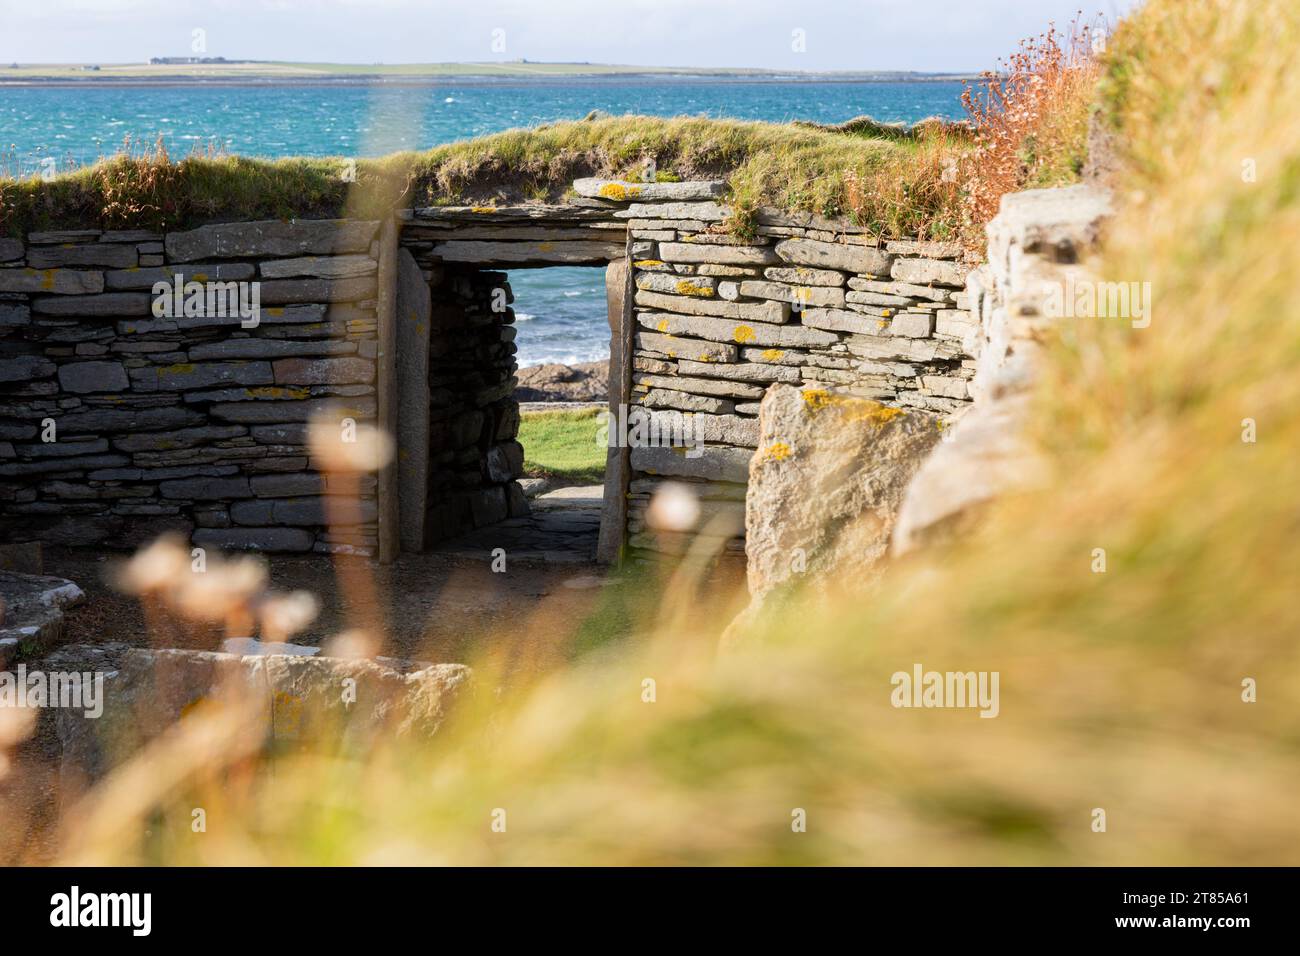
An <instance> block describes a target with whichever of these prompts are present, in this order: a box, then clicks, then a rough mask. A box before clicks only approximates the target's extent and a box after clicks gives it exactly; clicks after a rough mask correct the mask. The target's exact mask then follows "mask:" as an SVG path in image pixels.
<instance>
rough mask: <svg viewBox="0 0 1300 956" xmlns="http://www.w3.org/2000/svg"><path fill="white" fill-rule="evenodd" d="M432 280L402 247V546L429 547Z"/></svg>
mask: <svg viewBox="0 0 1300 956" xmlns="http://www.w3.org/2000/svg"><path fill="white" fill-rule="evenodd" d="M432 308H433V303H432V297H431V296H430V294H429V285H428V283H427V282H425V281H424V276H423V275H421V274H420V267H419V266H418V265H416V264H415V257H414V256H412V255H411V253H410V252H409V251H408V250H406V249H400V250H398V253H397V392H398V398H397V500H398V512H399V515H400V517H399V519H398V520H399V523H400V525H401V543H402V550H403V551H413V552H414V551H420V550H422V549H423V548H424V513H425V508H426V506H427V504H428V495H429V325H430V321H431V315H432Z"/></svg>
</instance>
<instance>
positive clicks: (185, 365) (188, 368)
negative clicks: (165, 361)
mask: <svg viewBox="0 0 1300 956" xmlns="http://www.w3.org/2000/svg"><path fill="white" fill-rule="evenodd" d="M194 368H195V366H194V363H192V362H182V363H181V364H179V365H168V366H167V367H166V368H164V369H163V371H164V372H171V373H172V374H173V375H189V374H190V373H191V372H193V371H194Z"/></svg>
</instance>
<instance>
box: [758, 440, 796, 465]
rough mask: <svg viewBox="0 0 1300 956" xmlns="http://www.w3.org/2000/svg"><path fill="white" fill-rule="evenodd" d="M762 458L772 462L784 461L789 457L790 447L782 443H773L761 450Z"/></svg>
mask: <svg viewBox="0 0 1300 956" xmlns="http://www.w3.org/2000/svg"><path fill="white" fill-rule="evenodd" d="M763 456H764V457H765V458H770V459H771V460H772V461H785V460H786V459H787V458H789V457H790V446H789V445H787V444H786V443H785V442H783V441H778V442H773V443H772V444H770V445H768V446H767V448H765V449H764V450H763Z"/></svg>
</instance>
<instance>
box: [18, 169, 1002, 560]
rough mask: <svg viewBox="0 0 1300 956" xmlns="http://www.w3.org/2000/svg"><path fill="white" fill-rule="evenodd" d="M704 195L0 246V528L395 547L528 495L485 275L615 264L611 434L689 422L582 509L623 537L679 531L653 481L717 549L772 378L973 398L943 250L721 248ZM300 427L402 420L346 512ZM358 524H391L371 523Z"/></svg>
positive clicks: (799, 238)
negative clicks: (683, 495)
mask: <svg viewBox="0 0 1300 956" xmlns="http://www.w3.org/2000/svg"><path fill="white" fill-rule="evenodd" d="M724 191H725V186H724V184H723V183H722V182H720V181H711V182H687V183H628V182H615V181H609V180H594V179H588V180H579V181H578V182H576V183H575V184H574V192H575V193H576V197H575V198H572V199H570V200H569V201H567V202H565V203H563V204H544V203H529V204H524V205H519V206H493V207H456V206H441V207H430V208H427V209H408V210H400V211H398V212H397V214H396V216H395V222H394V223H393V224H392V225H391V226H384V227H382V228H381V224H380V223H379V222H374V221H350V220H346V221H345V220H337V221H304V220H299V221H292V222H251V223H226V224H213V225H207V226H202V227H200V228H197V229H193V230H188V231H184V232H173V233H170V234H167V235H162V234H154V233H148V232H136V231H102V230H78V231H73V232H58V233H51V232H47V233H31V234H28V235H26V236H23V237H22V238H15V239H4V240H0V519H2V520H3V522H4V532H5V537H6V539H7V540H14V541H23V540H45V541H52V542H59V543H66V544H74V545H93V544H100V545H107V546H122V547H131V546H134V545H136V544H138V543H140V542H142V541H145V540H148V539H149V538H151V537H153V536H154V535H156V534H157V533H159V532H160V531H164V530H169V529H175V530H179V531H181V532H183V533H186V534H190V535H191V536H192V537H193V540H194V541H195V542H196V543H199V544H204V545H212V546H216V547H222V548H259V549H267V550H279V551H300V552H302V551H317V552H338V551H352V552H358V553H362V554H373V553H376V552H377V551H378V553H380V554H383V553H384V549H385V548H389V549H390V550H389V552H388V553H390V554H391V549H392V548H393V547H394V546H395V543H394V538H395V537H396V535H400V544H401V546H402V547H403V548H406V549H407V550H418V549H420V548H423V547H427V546H429V545H430V544H431V543H433V542H435V541H438V540H441V539H443V538H446V537H450V536H454V535H456V534H458V533H460V532H462V531H464V530H467V529H469V528H473V527H481V526H485V525H490V524H493V523H495V522H498V521H501V520H503V519H505V518H507V517H513V516H518V515H520V514H523V513H525V512H526V510H527V502H526V500H525V499H524V496H523V494H522V493H521V491H520V488H519V485H518V484H517V479H518V478H519V476H520V473H521V469H522V462H523V449H522V448H521V447H520V445H519V443H518V441H517V435H518V425H519V412H518V405H517V403H516V402H515V400H514V398H513V394H512V393H513V391H514V388H515V385H516V381H517V379H516V376H515V372H516V364H515V351H516V349H515V343H514V337H515V327H514V313H513V310H512V309H511V307H510V303H511V293H510V286H509V282H508V280H507V276H506V272H505V270H513V269H517V268H535V267H542V266H548V265H605V264H608V263H611V262H616V261H617V262H627V263H629V264H630V267H629V268H627V269H626V270H625V271H622V272H619V273H618V275H619V276H620V278H619V279H618V280H617V281H616V282H615V285H617V286H618V288H619V289H621V290H622V292H620V293H618V294H617V295H616V294H615V291H614V287H613V286H610V289H611V299H610V302H611V309H612V310H613V311H614V312H618V313H619V314H618V315H614V314H611V316H610V318H611V329H612V332H613V336H612V351H613V360H612V362H613V366H614V367H613V368H612V369H611V373H612V374H611V381H612V382H614V383H615V385H616V390H617V392H618V394H615V395H612V396H611V413H612V415H614V416H620V417H619V418H614V419H612V421H611V427H612V428H614V429H616V430H617V429H618V427H619V422H620V420H622V421H624V422H625V420H626V415H627V413H628V410H629V408H631V409H637V408H639V409H641V410H642V411H643V412H644V413H645V414H646V415H648V416H649V420H650V421H651V422H655V423H658V422H663V423H664V426H665V428H667V429H669V430H671V428H672V424H671V422H670V421H669V420H670V419H672V420H674V421H676V422H678V423H681V422H683V421H688V422H689V429H690V437H691V441H690V446H689V447H683V445H682V443H681V442H677V443H676V447H672V446H671V445H672V443H671V442H667V443H666V442H654V441H652V442H640V443H629V444H628V445H627V446H625V448H624V453H623V454H621V455H620V454H612V455H611V459H610V460H611V462H614V463H615V466H612V467H611V476H612V477H611V478H610V479H609V481H608V485H607V487H608V489H609V492H608V493H607V498H613V499H616V500H617V507H615V508H610V507H608V502H607V511H606V522H605V523H606V524H609V525H610V526H611V527H613V528H625V529H626V532H627V535H628V537H627V543H628V544H629V545H630V546H631V547H632V549H633V551H635V552H651V551H664V550H668V551H673V550H677V549H679V547H681V546H685V544H687V543H688V541H689V538H688V536H686V535H679V536H676V537H674V536H673V535H672V534H671V533H665V532H659V531H656V532H651V531H650V529H649V528H648V526H647V523H646V512H647V508H648V505H649V501H650V498H651V497H652V495H653V493H654V492H655V490H656V489H657V488H658V487H659V486H660V485H661V483H662V482H664V481H665V480H668V479H673V480H678V481H683V482H688V483H690V484H691V485H692V486H693V488H694V489H695V491H696V493H697V497H698V499H699V501H700V504H701V513H702V515H703V518H702V522H703V523H702V524H701V525H700V526H699V527H697V529H696V532H697V533H699V532H700V530H701V528H703V529H705V530H704V533H706V534H712V535H715V536H717V537H719V538H721V539H722V541H723V543H724V547H725V548H726V549H728V550H730V551H732V552H734V553H740V552H742V551H743V547H744V545H743V540H742V535H743V526H744V520H743V519H744V500H745V493H746V485H747V481H748V476H749V466H750V460H751V458H752V457H753V455H754V451H755V448H756V447H757V445H758V443H759V421H758V412H759V403H760V400H761V399H762V397H763V395H764V393H765V391H766V390H767V388H768V387H769V386H770V385H773V384H776V383H781V384H786V385H791V386H795V387H797V388H799V389H801V390H804V391H805V392H810V393H814V394H815V393H816V392H818V391H819V390H826V389H836V390H839V392H840V393H842V394H847V395H851V396H858V397H862V398H866V399H874V400H876V401H879V402H882V403H884V404H886V405H891V406H898V407H904V408H911V409H915V410H917V411H919V412H922V413H926V414H930V415H934V416H954V415H956V414H958V413H960V412H961V410H962V409H964V408H965V407H966V406H967V405H968V404H969V402H970V389H969V380H970V378H971V376H972V374H974V361H973V358H972V356H971V354H970V344H969V343H970V342H971V341H972V337H973V335H974V333H975V330H976V323H975V322H974V320H973V319H972V316H971V312H970V311H969V310H970V308H971V306H972V303H971V302H970V300H969V294H968V293H967V292H966V291H965V283H966V276H967V272H968V271H969V267H968V266H967V264H965V263H964V262H963V261H962V259H961V250H960V248H959V247H958V246H956V245H955V244H949V243H937V242H912V241H892V242H891V241H880V240H878V239H876V238H874V237H872V236H871V235H870V234H868V232H867V231H866V230H864V229H860V228H857V227H854V226H852V225H849V224H846V223H843V222H832V221H829V220H825V219H821V218H819V217H816V216H812V215H807V214H785V213H779V212H776V211H772V210H764V211H760V212H759V214H758V216H757V219H756V223H755V227H754V229H753V232H752V234H750V235H747V236H744V237H741V236H737V235H736V234H735V232H734V230H733V229H732V228H731V223H730V222H729V221H728V220H730V219H731V218H732V215H733V210H731V209H730V208H729V207H728V206H727V205H726V204H725V202H724V201H723V199H722V196H723V193H724ZM385 236H386V237H388V238H387V239H385V238H383V237H385ZM385 243H391V245H385ZM383 249H389V250H390V251H389V252H388V253H383V252H382V250H383ZM386 256H387V258H385V257H386ZM381 260H384V261H387V262H388V263H389V264H388V266H383V265H381ZM622 268H623V267H622V266H620V269H622ZM609 275H610V276H614V275H615V272H614V271H611V272H610V273H609ZM178 277H179V278H178ZM610 281H614V280H612V279H611V280H610ZM160 282H161V283H174V284H176V287H177V291H176V297H175V304H176V306H177V307H176V309H175V311H174V314H158V312H157V310H156V307H157V304H158V301H159V295H158V293H157V291H156V289H155V284H156V283H160ZM184 282H197V283H199V284H200V285H201V286H203V287H204V288H205V289H209V288H211V287H213V286H222V287H225V286H229V287H230V289H232V290H234V291H232V292H231V295H235V296H236V299H235V301H236V303H238V301H239V299H238V294H242V293H243V291H244V290H245V287H255V288H256V289H257V290H258V292H259V302H258V305H259V307H260V314H259V318H258V321H257V322H256V323H254V324H252V325H250V324H248V323H247V322H246V321H243V320H242V319H241V316H240V315H238V314H234V315H221V316H217V315H214V314H213V312H212V310H211V309H208V310H207V311H204V310H203V309H201V308H200V309H199V310H198V311H197V312H193V313H191V312H188V311H187V309H186V306H185V304H184V303H183V302H182V299H183V298H184V292H185V288H186V287H185V286H184V285H183V283H184ZM381 286H382V288H381ZM615 301H617V303H618V305H617V306H615V305H614V304H613V303H615ZM385 302H395V305H394V306H393V307H392V309H391V311H388V312H386V311H384V309H385V305H384V303H385ZM381 313H382V314H383V315H393V318H392V322H393V325H389V326H384V328H387V329H389V330H390V332H391V333H392V336H393V337H392V339H391V340H386V339H385V338H384V336H385V334H388V333H385V332H384V331H383V329H381V328H380V325H381V322H380V316H381ZM394 326H395V328H394ZM385 341H390V342H391V344H390V345H384V342H385ZM381 350H383V352H384V353H385V354H389V355H392V356H393V357H392V358H391V359H388V360H382V358H381ZM386 362H391V369H390V371H388V372H386V371H385V367H386ZM385 375H387V379H385ZM385 380H387V381H388V382H389V386H384V385H383V382H384V381H385ZM394 380H395V381H396V384H395V386H394V385H393V381H394ZM390 386H391V387H392V390H391V391H389V390H387V389H388V388H389V387H390ZM385 408H387V411H385ZM319 416H327V417H332V418H334V419H337V420H339V421H345V420H351V421H355V422H356V423H358V424H364V423H366V422H372V421H373V422H380V424H381V425H383V427H385V428H389V429H391V430H393V432H394V433H395V435H396V437H397V439H398V446H399V454H398V463H397V465H396V466H395V467H394V469H393V471H390V472H385V473H384V474H383V475H381V476H380V480H377V479H376V476H374V475H364V476H362V480H361V485H360V492H361V494H360V501H359V506H358V507H357V508H351V509H349V517H348V518H347V519H346V521H345V522H344V523H342V524H340V523H339V522H338V515H339V511H338V509H331V508H330V507H329V502H330V500H331V496H335V495H349V496H351V495H352V494H353V489H352V488H351V486H350V485H348V484H341V483H339V482H337V481H334V480H332V479H331V478H330V477H329V476H323V475H321V474H320V473H319V472H317V471H316V470H315V466H314V463H313V461H312V458H311V455H310V452H309V449H308V447H307V437H306V433H307V424H308V422H309V421H312V420H313V419H315V418H317V417H319ZM384 416H386V417H384ZM381 417H382V418H383V421H380V419H381ZM394 472H395V473H396V478H395V479H393V478H385V477H384V476H385V475H388V476H391V475H393V474H394ZM389 480H391V481H393V482H394V484H393V485H391V486H385V485H383V484H382V482H383V481H389ZM384 487H390V488H395V489H396V490H393V491H383V490H382V489H383V488H384ZM381 497H382V499H383V500H381ZM385 502H388V504H385ZM327 515H328V516H329V518H330V519H332V520H329V521H327ZM384 522H387V523H386V524H383V523H384ZM381 524H383V527H386V528H389V529H393V528H396V529H397V530H396V532H395V533H394V532H393V531H391V530H390V531H387V532H385V534H384V536H383V538H382V540H381V537H380V534H379V527H380V526H381ZM614 544H615V545H616V544H617V541H614ZM613 550H614V551H617V547H616V546H615V547H614V548H613Z"/></svg>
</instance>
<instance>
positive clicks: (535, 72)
mask: <svg viewBox="0 0 1300 956" xmlns="http://www.w3.org/2000/svg"><path fill="white" fill-rule="evenodd" d="M92 67H94V68H92ZM627 74H661V75H687V76H749V77H760V76H776V75H778V74H777V73H774V72H773V71H771V70H759V69H739V68H726V69H713V68H703V67H675V66H625V65H618V64H610V63H529V62H526V61H521V60H514V61H509V62H504V61H497V62H481V63H391V64H390V63H291V62H287V61H270V60H266V61H258V62H248V63H159V64H153V63H101V64H86V63H18V64H14V65H9V66H5V65H0V83H4V82H5V81H17V82H21V81H39V80H47V79H48V80H86V81H95V80H100V81H103V80H119V79H120V80H143V81H148V80H155V81H157V82H168V81H175V80H178V79H179V80H184V79H195V80H214V79H226V80H232V81H238V80H244V79H275V78H279V77H283V78H287V79H312V78H319V79H329V78H331V77H339V78H355V79H358V80H362V79H364V78H366V77H371V76H374V77H393V76H400V77H410V78H412V79H415V78H419V77H431V78H432V77H455V76H511V77H528V76H538V77H556V76H618V75H627ZM779 75H781V76H789V75H793V74H791V71H788V70H787V71H781V73H780V74H779ZM807 75H808V76H809V77H819V76H820V77H824V78H826V79H838V80H842V79H850V78H858V79H916V80H942V79H953V78H954V77H955V76H956V75H955V74H951V75H950V74H909V73H826V74H807Z"/></svg>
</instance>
